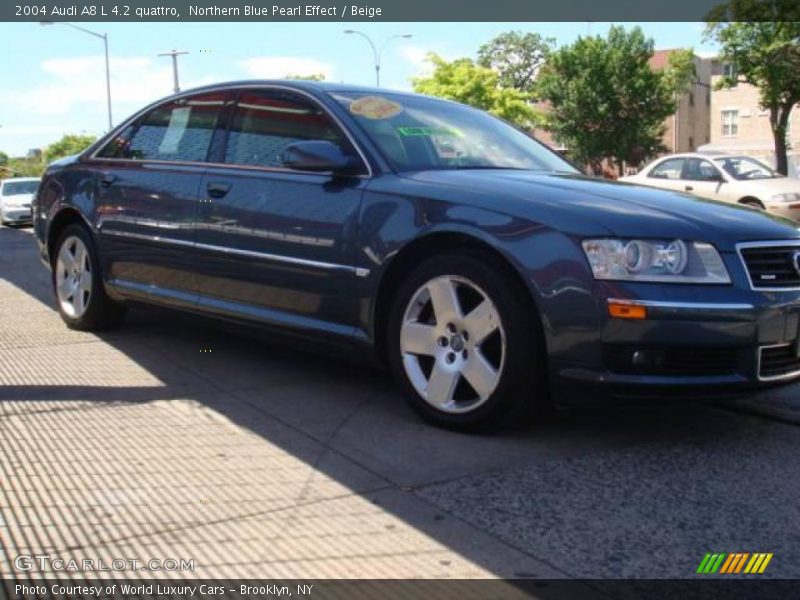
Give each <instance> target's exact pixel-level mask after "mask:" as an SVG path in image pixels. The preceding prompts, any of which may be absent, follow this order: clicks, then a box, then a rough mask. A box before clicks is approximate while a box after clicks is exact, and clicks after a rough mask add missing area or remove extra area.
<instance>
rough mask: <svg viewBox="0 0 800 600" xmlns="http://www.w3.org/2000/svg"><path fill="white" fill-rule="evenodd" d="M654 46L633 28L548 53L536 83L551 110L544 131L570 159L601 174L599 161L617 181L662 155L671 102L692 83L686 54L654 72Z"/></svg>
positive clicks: (581, 40)
mask: <svg viewBox="0 0 800 600" xmlns="http://www.w3.org/2000/svg"><path fill="white" fill-rule="evenodd" d="M652 56H653V40H652V39H647V38H645V36H644V34H643V33H642V30H641V29H640V28H638V27H635V28H633V29H632V30H630V31H626V30H625V28H623V27H620V26H612V27H611V29H610V30H609V32H608V36H607V37H605V38H602V37H600V36H593V37H580V38H578V40H577V41H576V42H575V43H573V44H572V45H569V46H565V47H563V48H561V49H559V50H558V51H556V52H554V53H553V54H552V55H551V56H550V57H549V59H548V61H547V63H546V64H545V66H544V67H543V68H542V71H541V73H540V75H539V77H538V79H537V91H538V95H539V97H540V98H541V99H543V100H546V101H547V102H549V104H550V105H551V112H550V113H549V114H548V128H549V129H550V130H551V131H553V133H554V134H555V136H556V138H557V139H558V140H559V141H560V142H562V143H563V144H565V145H566V146H567V147H568V148H569V150H570V153H571V154H572V156H573V158H574V159H575V160H577V161H579V162H583V163H588V164H590V165H591V166H592V168H593V170H594V171H595V172H596V173H599V172H600V163H601V162H602V160H603V159H610V160H612V161H613V162H614V163H615V164H616V165H617V166H618V169H619V171H620V173H622V171H623V163H624V162H628V163H632V164H638V163H639V162H641V161H642V160H643V159H645V158H646V157H648V156H651V155H653V154H655V153H657V152H659V151H661V150H662V149H663V146H662V143H661V139H662V135H663V133H664V120H665V119H666V118H667V117H668V116H670V115H671V114H673V113H674V111H675V105H676V103H675V99H676V95H677V94H680V93H683V92H684V91H685V89H686V86H687V85H688V84H689V83H690V82H691V81H692V80H693V78H694V62H693V59H692V57H691V52H690V51H678V52H675V53H673V55H672V56H671V59H670V63H669V66H668V67H667V68H665V69H663V70H653V69H652V68H651V67H650V64H649V60H650V58H651V57H652Z"/></svg>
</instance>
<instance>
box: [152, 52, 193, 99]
mask: <svg viewBox="0 0 800 600" xmlns="http://www.w3.org/2000/svg"><path fill="white" fill-rule="evenodd" d="M181 54H189V53H188V52H185V51H178V50H172V51H171V52H162V53H161V54H159V55H158V56H171V57H172V78H173V80H174V82H175V93H176V94H177V93H178V92H180V91H181V86H180V84H179V83H178V57H179V56H180V55H181Z"/></svg>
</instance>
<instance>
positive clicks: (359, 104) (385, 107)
mask: <svg viewBox="0 0 800 600" xmlns="http://www.w3.org/2000/svg"><path fill="white" fill-rule="evenodd" d="M350 112H351V113H353V114H354V115H360V116H362V117H365V118H367V119H375V120H377V119H391V118H392V117H394V116H397V115H399V114H400V113H401V112H403V107H402V106H400V105H399V104H397V102H392V101H391V100H387V99H386V98H381V97H380V96H364V97H363V98H359V99H358V100H355V101H354V102H352V103H351V104H350Z"/></svg>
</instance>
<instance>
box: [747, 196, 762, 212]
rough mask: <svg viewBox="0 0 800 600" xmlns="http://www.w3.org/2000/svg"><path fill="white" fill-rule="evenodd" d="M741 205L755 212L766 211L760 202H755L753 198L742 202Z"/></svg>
mask: <svg viewBox="0 0 800 600" xmlns="http://www.w3.org/2000/svg"><path fill="white" fill-rule="evenodd" d="M742 204H744V205H745V206H749V207H750V208H755V209H756V210H766V209H765V208H764V205H763V204H761V202H760V201H758V200H756V199H755V198H751V199H747V200H742Z"/></svg>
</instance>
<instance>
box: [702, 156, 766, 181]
mask: <svg viewBox="0 0 800 600" xmlns="http://www.w3.org/2000/svg"><path fill="white" fill-rule="evenodd" d="M715 162H716V163H717V164H718V165H719V166H720V167H722V168H723V169H724V170H725V172H726V173H727V174H728V175H730V176H731V177H733V178H734V179H739V180H744V179H774V178H775V177H780V175H778V174H777V173H776V172H775V171H773V170H772V169H770V168H769V167H768V166H767V165H765V164H763V163H760V162H758V161H757V160H755V159H753V158H748V157H746V156H725V157H722V158H717V159H715Z"/></svg>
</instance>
